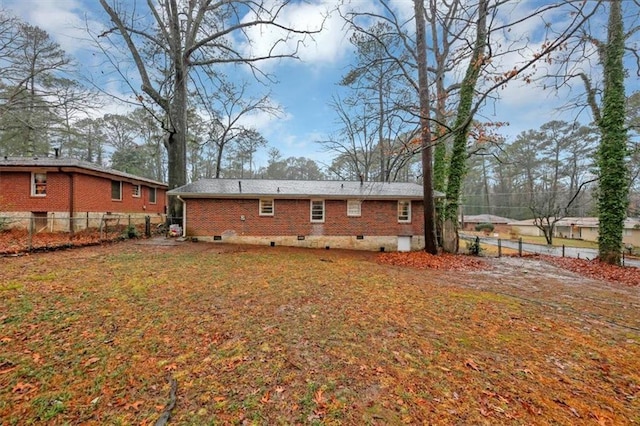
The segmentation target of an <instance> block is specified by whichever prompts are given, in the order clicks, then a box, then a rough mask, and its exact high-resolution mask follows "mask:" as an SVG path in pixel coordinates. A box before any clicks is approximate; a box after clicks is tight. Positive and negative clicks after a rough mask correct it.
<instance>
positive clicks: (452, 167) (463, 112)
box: [444, 0, 488, 251]
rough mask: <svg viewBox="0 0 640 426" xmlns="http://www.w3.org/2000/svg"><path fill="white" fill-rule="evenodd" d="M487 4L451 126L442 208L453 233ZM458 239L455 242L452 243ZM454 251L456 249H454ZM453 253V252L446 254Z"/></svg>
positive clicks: (480, 15) (483, 44)
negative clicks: (451, 147) (452, 129)
mask: <svg viewBox="0 0 640 426" xmlns="http://www.w3.org/2000/svg"><path fill="white" fill-rule="evenodd" d="M487 2H488V0H480V1H479V2H478V21H477V23H476V26H477V27H476V40H475V46H474V48H473V54H472V55H471V58H470V60H469V65H468V67H467V72H466V74H465V76H464V79H463V80H462V84H461V86H460V103H459V105H458V111H457V116H456V121H455V124H454V127H453V128H454V138H453V149H452V152H451V161H450V164H449V170H448V172H449V178H448V179H447V198H446V206H445V217H444V219H445V221H448V222H450V223H451V225H453V228H454V230H455V233H456V234H457V229H458V205H459V199H460V192H461V188H462V182H463V180H464V176H465V173H466V161H467V138H468V134H469V126H470V125H471V121H472V119H473V117H472V113H471V108H472V104H473V97H474V94H475V88H476V83H477V82H478V76H479V75H480V70H481V68H482V64H483V63H484V52H485V48H486V45H487ZM457 241H458V239H457V238H455V242H457ZM455 249H456V250H457V246H456V247H455ZM450 251H455V250H450Z"/></svg>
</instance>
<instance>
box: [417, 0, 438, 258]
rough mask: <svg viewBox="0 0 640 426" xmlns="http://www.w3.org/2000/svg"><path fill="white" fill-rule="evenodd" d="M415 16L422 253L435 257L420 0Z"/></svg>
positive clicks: (423, 33)
mask: <svg viewBox="0 0 640 426" xmlns="http://www.w3.org/2000/svg"><path fill="white" fill-rule="evenodd" d="M413 6H414V11H415V15H416V49H417V51H418V87H419V90H420V129H421V136H422V144H421V145H422V187H423V188H424V191H423V197H424V250H425V251H426V252H427V253H431V254H437V253H438V243H437V237H436V221H435V203H434V199H433V167H432V161H433V159H432V153H431V129H430V127H429V126H430V123H429V114H430V111H429V81H428V78H427V37H426V32H425V22H424V4H423V2H422V0H413Z"/></svg>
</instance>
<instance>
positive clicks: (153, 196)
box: [149, 188, 156, 204]
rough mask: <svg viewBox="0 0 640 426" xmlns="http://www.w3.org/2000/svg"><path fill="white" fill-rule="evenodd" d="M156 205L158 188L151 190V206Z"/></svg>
mask: <svg viewBox="0 0 640 426" xmlns="http://www.w3.org/2000/svg"><path fill="white" fill-rule="evenodd" d="M155 203H156V188H149V204H155Z"/></svg>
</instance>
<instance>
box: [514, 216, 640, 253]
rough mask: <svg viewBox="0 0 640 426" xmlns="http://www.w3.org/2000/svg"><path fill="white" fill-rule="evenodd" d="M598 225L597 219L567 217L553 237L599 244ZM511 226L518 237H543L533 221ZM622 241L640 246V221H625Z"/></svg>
mask: <svg viewBox="0 0 640 426" xmlns="http://www.w3.org/2000/svg"><path fill="white" fill-rule="evenodd" d="M598 224H599V221H598V218H597V217H565V218H563V219H561V220H559V221H558V222H556V225H555V230H554V233H553V236H554V237H559V238H570V239H578V240H585V241H594V242H597V241H598ZM509 226H510V227H511V231H512V232H514V233H516V234H518V235H531V236H540V237H541V236H543V233H542V231H541V230H540V229H539V228H538V227H536V226H535V224H534V223H533V219H527V220H519V221H514V222H509ZM622 241H623V243H624V244H627V245H628V244H630V245H632V246H634V247H639V246H640V219H638V218H627V219H625V221H624V230H623V235H622Z"/></svg>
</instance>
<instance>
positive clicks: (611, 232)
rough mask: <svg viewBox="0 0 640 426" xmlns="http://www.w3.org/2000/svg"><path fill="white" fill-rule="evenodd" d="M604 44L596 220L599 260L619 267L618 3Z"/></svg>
mask: <svg viewBox="0 0 640 426" xmlns="http://www.w3.org/2000/svg"><path fill="white" fill-rule="evenodd" d="M609 4H610V7H611V9H610V11H609V30H608V41H607V45H606V46H605V53H604V58H602V59H603V66H604V76H605V77H604V82H605V84H604V95H603V99H602V111H601V112H602V118H601V119H600V120H599V121H598V126H599V127H600V132H601V134H602V139H601V141H600V148H599V150H598V158H597V161H598V169H599V170H598V173H599V178H600V189H599V192H598V218H599V221H600V229H599V236H598V252H599V255H600V259H601V260H602V261H604V262H607V263H611V264H614V265H617V264H620V251H621V249H622V232H623V229H624V220H625V217H626V214H627V207H628V204H629V184H628V183H629V182H628V181H629V174H628V171H627V166H626V164H625V155H626V151H627V132H626V128H625V122H624V121H625V92H624V65H623V55H624V23H623V21H622V10H621V8H622V0H611V1H610V2H609Z"/></svg>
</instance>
